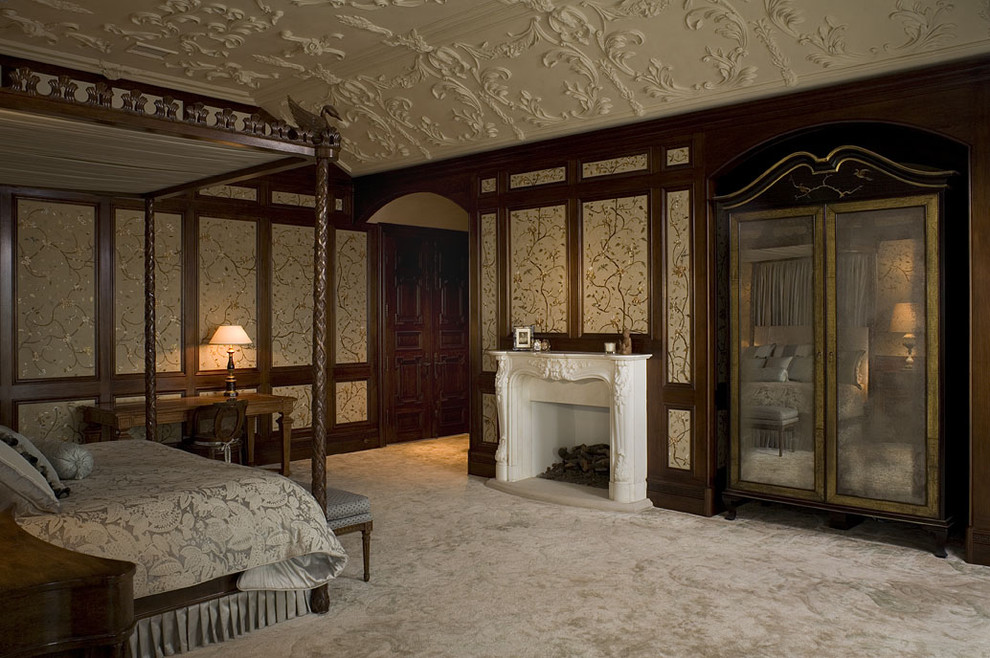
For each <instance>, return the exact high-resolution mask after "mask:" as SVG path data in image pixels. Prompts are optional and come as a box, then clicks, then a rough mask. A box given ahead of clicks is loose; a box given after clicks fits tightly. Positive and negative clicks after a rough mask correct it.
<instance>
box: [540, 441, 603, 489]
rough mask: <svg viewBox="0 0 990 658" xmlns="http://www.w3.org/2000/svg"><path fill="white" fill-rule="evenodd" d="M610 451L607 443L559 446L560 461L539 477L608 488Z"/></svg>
mask: <svg viewBox="0 0 990 658" xmlns="http://www.w3.org/2000/svg"><path fill="white" fill-rule="evenodd" d="M609 452H610V451H609V447H608V444H607V443H595V444H593V445H590V446H589V445H585V444H584V443H582V444H581V445H577V446H574V447H572V448H568V447H562V448H559V449H558V450H557V454H558V455H559V456H560V461H558V462H554V463H553V464H551V465H550V466H548V467H547V470H546V471H544V472H543V473H540V474H539V475H538V476H537V477H541V478H544V479H546V480H557V481H558V482H570V483H572V484H583V485H585V486H589V487H596V488H598V489H608V479H609V475H608V474H609Z"/></svg>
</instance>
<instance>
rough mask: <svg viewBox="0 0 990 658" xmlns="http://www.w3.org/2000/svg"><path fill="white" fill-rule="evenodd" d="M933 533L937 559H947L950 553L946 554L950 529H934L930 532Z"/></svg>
mask: <svg viewBox="0 0 990 658" xmlns="http://www.w3.org/2000/svg"><path fill="white" fill-rule="evenodd" d="M929 532H931V533H932V539H934V540H935V550H934V551H933V552H934V553H935V557H943V558H944V557H946V556H947V555H948V553H946V552H945V543H946V542H947V541H948V540H949V529H948V528H934V529H932V530H929Z"/></svg>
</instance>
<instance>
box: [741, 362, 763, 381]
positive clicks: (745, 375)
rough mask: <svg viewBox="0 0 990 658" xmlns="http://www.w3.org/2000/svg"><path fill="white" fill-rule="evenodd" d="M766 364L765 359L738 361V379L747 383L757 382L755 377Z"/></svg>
mask: <svg viewBox="0 0 990 658" xmlns="http://www.w3.org/2000/svg"><path fill="white" fill-rule="evenodd" d="M766 362H767V360H766V359H740V360H739V377H740V379H744V380H748V381H758V380H757V375H758V374H759V372H760V371H761V370H763V364H765V363H766Z"/></svg>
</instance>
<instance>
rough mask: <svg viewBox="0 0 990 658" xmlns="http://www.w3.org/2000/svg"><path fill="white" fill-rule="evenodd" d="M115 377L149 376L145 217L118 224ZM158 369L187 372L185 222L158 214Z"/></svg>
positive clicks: (131, 216) (121, 215)
mask: <svg viewBox="0 0 990 658" xmlns="http://www.w3.org/2000/svg"><path fill="white" fill-rule="evenodd" d="M114 262H115V268H116V273H115V275H114V326H115V333H114V341H115V343H116V345H115V359H114V371H115V372H116V373H117V374H129V373H141V372H144V298H145V297H144V211H143V210H131V209H118V210H117V211H116V214H115V224H114ZM155 332H156V335H157V346H156V348H155V369H156V370H157V371H158V372H179V371H181V370H182V216H181V215H175V214H166V213H155Z"/></svg>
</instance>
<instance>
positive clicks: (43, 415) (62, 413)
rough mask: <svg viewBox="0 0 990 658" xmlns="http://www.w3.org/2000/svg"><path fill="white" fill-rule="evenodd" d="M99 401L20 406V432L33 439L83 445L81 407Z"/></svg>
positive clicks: (18, 423)
mask: <svg viewBox="0 0 990 658" xmlns="http://www.w3.org/2000/svg"><path fill="white" fill-rule="evenodd" d="M95 403H96V400H60V401H58V402H33V403H30V404H19V405H17V431H18V432H20V433H21V434H23V435H24V436H26V437H27V438H29V439H31V440H32V441H40V440H42V439H57V440H59V441H68V442H70V443H81V442H82V426H83V422H82V416H81V414H80V413H79V407H82V406H86V405H91V404H95Z"/></svg>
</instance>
